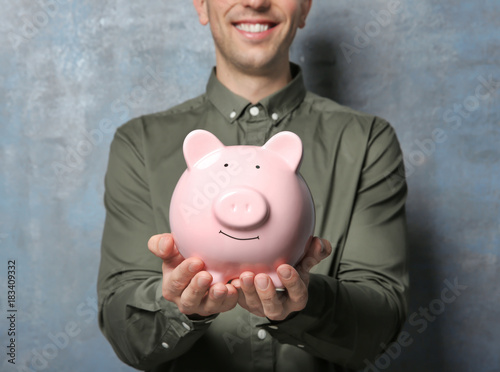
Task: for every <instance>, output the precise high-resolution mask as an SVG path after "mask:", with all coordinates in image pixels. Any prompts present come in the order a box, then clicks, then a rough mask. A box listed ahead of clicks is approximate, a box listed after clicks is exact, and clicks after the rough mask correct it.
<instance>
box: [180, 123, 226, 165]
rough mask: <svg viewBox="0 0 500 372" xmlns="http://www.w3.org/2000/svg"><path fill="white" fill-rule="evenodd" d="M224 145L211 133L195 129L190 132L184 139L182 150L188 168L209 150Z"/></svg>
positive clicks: (209, 151)
mask: <svg viewBox="0 0 500 372" xmlns="http://www.w3.org/2000/svg"><path fill="white" fill-rule="evenodd" d="M223 147H224V145H223V144H222V142H221V141H219V139H218V138H217V137H215V136H214V135H213V134H212V133H210V132H208V131H206V130H202V129H196V130H193V131H192V132H190V133H189V134H188V135H187V136H186V139H184V145H183V147H182V151H183V152H184V159H185V160H186V164H187V166H188V168H189V169H190V168H192V167H193V166H194V165H195V164H196V162H197V161H198V160H200V159H201V158H203V157H204V156H205V155H208V154H210V153H211V152H213V151H215V150H218V149H221V148H223Z"/></svg>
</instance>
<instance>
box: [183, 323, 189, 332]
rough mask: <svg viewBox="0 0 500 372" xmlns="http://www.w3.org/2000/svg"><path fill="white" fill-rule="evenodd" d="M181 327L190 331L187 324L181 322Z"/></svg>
mask: <svg viewBox="0 0 500 372" xmlns="http://www.w3.org/2000/svg"><path fill="white" fill-rule="evenodd" d="M182 326H183V327H184V328H186V329H187V330H188V331H190V330H191V327H190V326H189V325H188V324H187V323H184V322H182Z"/></svg>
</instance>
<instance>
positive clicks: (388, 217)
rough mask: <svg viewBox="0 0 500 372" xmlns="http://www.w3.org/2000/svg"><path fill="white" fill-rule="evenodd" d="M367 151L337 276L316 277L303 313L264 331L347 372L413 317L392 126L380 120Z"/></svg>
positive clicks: (400, 168) (402, 186)
mask: <svg viewBox="0 0 500 372" xmlns="http://www.w3.org/2000/svg"><path fill="white" fill-rule="evenodd" d="M366 149H367V150H366V153H365V157H364V162H363V167H362V169H361V172H360V177H359V184H358V189H357V193H356V199H355V201H354V207H353V210H352V213H351V221H350V224H349V228H348V231H347V234H346V238H345V239H344V240H343V241H342V242H341V244H340V246H338V247H337V248H336V250H339V249H340V254H339V252H336V254H337V255H339V257H340V262H339V265H338V271H337V272H336V273H335V272H334V273H333V275H331V276H328V275H319V274H311V280H310V284H309V301H308V303H307V306H306V308H305V309H304V310H302V311H300V312H298V313H296V314H295V315H294V316H292V317H291V318H290V319H286V320H284V321H281V322H270V323H269V324H268V325H267V329H268V331H269V332H270V333H271V334H272V335H273V336H274V337H275V338H276V339H277V340H278V341H280V342H281V343H287V344H293V345H299V347H301V348H303V349H304V350H306V351H308V352H309V353H311V354H313V355H315V356H317V357H320V358H323V359H326V360H329V361H330V362H334V363H336V364H340V365H343V366H347V367H350V368H362V367H364V366H366V364H365V363H366V361H367V360H370V361H372V360H373V359H374V358H375V357H376V356H377V355H378V354H379V353H380V352H381V351H382V350H383V348H384V347H385V346H386V345H387V344H389V343H390V342H391V341H393V340H394V339H395V337H396V336H397V335H398V333H399V331H400V330H401V327H402V326H403V324H404V322H405V319H406V315H407V311H408V308H407V307H408V305H407V301H408V299H407V292H408V285H409V279H408V271H407V232H406V217H405V201H406V194H407V187H406V182H405V179H404V165H403V157H402V153H401V149H400V146H399V142H398V140H397V138H396V135H395V133H394V130H393V129H392V127H391V126H390V125H389V124H388V123H386V122H384V121H382V120H377V121H375V124H373V127H372V132H371V134H370V138H369V140H368V143H367V146H366ZM334 266H336V265H335V264H334Z"/></svg>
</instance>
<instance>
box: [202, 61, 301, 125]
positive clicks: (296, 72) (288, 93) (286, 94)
mask: <svg viewBox="0 0 500 372" xmlns="http://www.w3.org/2000/svg"><path fill="white" fill-rule="evenodd" d="M290 68H291V72H292V81H290V83H288V84H287V86H286V87H284V88H282V89H281V90H279V91H277V92H275V93H273V94H271V95H270V96H268V97H265V98H263V99H262V100H261V101H260V102H259V104H260V105H261V106H262V107H264V109H265V110H266V111H267V113H268V115H270V116H271V117H272V119H273V120H274V121H275V122H276V123H278V122H279V121H281V119H282V118H284V117H285V116H286V115H287V114H289V113H290V112H291V111H292V110H293V109H295V108H296V107H297V106H298V105H299V104H300V103H301V102H302V101H303V100H304V97H305V95H306V88H305V85H304V79H303V77H302V70H301V68H300V67H299V66H298V65H296V64H294V63H290ZM207 96H208V99H209V100H210V101H211V102H212V103H213V105H214V106H215V107H216V108H217V110H219V111H220V113H221V114H222V116H224V117H225V118H226V119H227V120H228V121H229V122H230V123H233V122H234V121H236V120H237V119H238V118H239V117H240V116H241V114H242V113H243V111H244V110H245V109H246V108H247V107H248V106H249V105H250V104H251V103H250V102H249V101H248V100H246V99H245V98H243V97H241V96H238V95H236V94H234V93H233V92H231V91H230V90H229V89H228V88H226V87H225V86H224V85H223V84H222V83H221V82H220V81H219V79H217V76H216V74H215V67H214V68H213V69H212V73H211V74H210V78H209V80H208V83H207Z"/></svg>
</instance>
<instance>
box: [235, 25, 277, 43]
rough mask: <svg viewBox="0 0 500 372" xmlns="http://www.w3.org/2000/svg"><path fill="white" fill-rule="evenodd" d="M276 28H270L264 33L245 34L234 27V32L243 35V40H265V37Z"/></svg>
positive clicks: (245, 32)
mask: <svg viewBox="0 0 500 372" xmlns="http://www.w3.org/2000/svg"><path fill="white" fill-rule="evenodd" d="M276 27H277V26H274V27H270V28H268V29H267V30H266V31H263V32H247V31H243V30H240V29H239V28H237V27H236V26H234V28H235V29H236V31H238V32H239V33H240V34H241V35H243V36H244V37H245V38H247V39H250V40H262V39H265V38H266V37H268V36H269V35H270V34H271V33H272V32H273V31H274V29H275V28H276Z"/></svg>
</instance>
